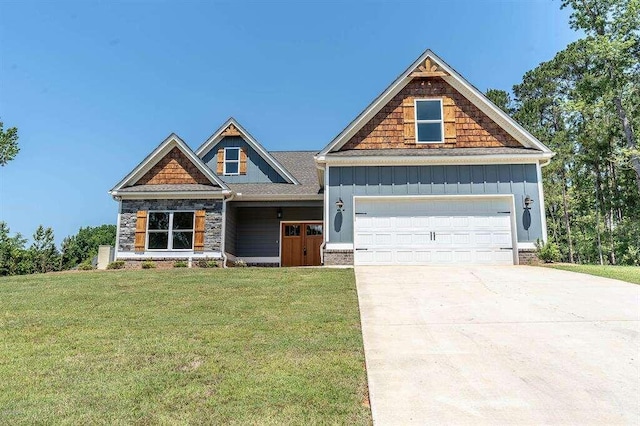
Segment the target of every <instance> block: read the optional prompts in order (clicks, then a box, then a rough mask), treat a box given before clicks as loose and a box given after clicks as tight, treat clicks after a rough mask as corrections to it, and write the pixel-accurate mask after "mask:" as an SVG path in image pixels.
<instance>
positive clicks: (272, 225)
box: [235, 202, 322, 258]
mask: <svg viewBox="0 0 640 426" xmlns="http://www.w3.org/2000/svg"><path fill="white" fill-rule="evenodd" d="M236 212H237V215H236V253H235V255H236V256H237V257H240V258H243V257H277V256H279V255H280V221H281V220H300V221H304V220H322V202H318V204H317V207H282V219H278V216H277V214H278V207H275V206H274V207H240V208H237V209H236Z"/></svg>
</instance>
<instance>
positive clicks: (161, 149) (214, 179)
mask: <svg viewBox="0 0 640 426" xmlns="http://www.w3.org/2000/svg"><path fill="white" fill-rule="evenodd" d="M174 147H177V148H178V149H179V150H180V151H181V152H182V153H183V154H184V155H186V156H187V158H188V159H189V160H190V161H191V162H192V163H193V164H194V165H195V166H196V167H197V168H198V170H200V171H201V172H202V173H203V174H204V175H205V176H206V177H207V179H209V181H210V182H211V183H213V184H214V185H217V186H219V187H220V188H222V189H229V188H228V187H227V185H226V184H225V183H224V182H223V181H221V180H220V179H219V178H218V176H216V175H215V174H214V173H213V172H212V171H211V169H209V168H208V167H207V166H206V165H205V164H203V163H202V160H201V159H200V158H199V157H198V156H197V155H195V153H194V152H193V151H192V150H191V148H189V146H188V145H187V144H186V143H184V141H183V140H182V139H180V137H179V136H178V135H176V134H175V133H172V134H170V135H169V136H168V137H167V138H166V139H165V140H164V141H162V143H160V145H158V147H157V148H156V149H154V150H153V151H152V152H151V153H150V154H149V155H147V157H146V158H145V159H144V160H142V162H141V163H140V164H138V166H136V168H135V169H133V170H132V171H131V173H129V174H128V175H127V176H125V177H124V179H122V180H121V181H120V182H118V184H117V185H116V186H114V187H113V189H112V190H111V191H109V192H110V193H111V194H112V195H113V192H115V191H118V190H119V189H122V188H123V187H125V186H127V185H132V184H134V183H135V182H137V181H138V180H139V179H140V178H141V177H142V176H144V174H145V173H147V172H148V171H149V170H150V169H151V168H152V167H153V166H155V165H156V164H157V163H158V161H160V160H161V159H162V158H164V156H165V155H167V154H168V153H169V151H171V150H172V149H173V148H174Z"/></svg>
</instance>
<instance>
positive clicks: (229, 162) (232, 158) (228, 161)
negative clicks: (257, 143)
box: [224, 148, 240, 175]
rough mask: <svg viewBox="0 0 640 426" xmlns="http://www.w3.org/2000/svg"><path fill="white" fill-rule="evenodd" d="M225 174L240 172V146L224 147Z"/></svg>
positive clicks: (237, 173)
mask: <svg viewBox="0 0 640 426" xmlns="http://www.w3.org/2000/svg"><path fill="white" fill-rule="evenodd" d="M224 174H225V175H239V174H240V148H225V149H224Z"/></svg>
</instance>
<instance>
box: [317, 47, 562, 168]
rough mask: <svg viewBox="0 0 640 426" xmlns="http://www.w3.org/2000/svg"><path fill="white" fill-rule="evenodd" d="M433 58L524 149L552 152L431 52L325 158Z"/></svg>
mask: <svg viewBox="0 0 640 426" xmlns="http://www.w3.org/2000/svg"><path fill="white" fill-rule="evenodd" d="M427 58H429V59H430V60H431V61H432V62H433V63H435V64H437V65H438V66H439V67H440V68H442V69H443V70H444V71H445V72H446V73H447V74H449V75H448V76H444V77H442V78H443V80H444V81H445V82H447V83H448V84H449V85H451V86H452V87H453V88H454V89H456V90H457V91H458V92H460V94H462V95H463V96H465V97H466V98H467V99H468V100H469V101H471V103H473V104H474V105H475V106H476V107H477V108H479V109H480V110H481V111H482V112H484V113H485V114H486V115H487V116H489V118H491V119H492V120H494V121H495V122H496V123H497V124H499V125H500V126H501V127H502V128H503V129H504V130H505V131H506V132H507V133H509V134H510V135H511V136H513V137H514V138H515V139H516V140H517V141H518V142H520V143H521V144H522V145H523V146H525V147H528V148H534V149H537V150H540V151H542V152H544V153H550V154H552V155H553V153H552V151H551V150H550V149H549V148H548V147H546V146H545V145H544V144H543V143H542V142H540V141H539V140H538V139H536V138H535V137H534V136H533V135H532V134H531V133H529V132H528V131H527V130H525V129H524V128H523V127H522V126H521V125H520V124H518V123H517V122H516V121H515V120H514V119H513V118H511V117H509V116H508V115H507V114H506V113H505V112H504V111H502V110H501V109H500V108H498V107H497V106H496V105H495V104H493V102H491V101H490V100H489V99H488V98H487V97H486V96H484V95H483V94H482V92H480V91H479V90H478V89H476V88H475V87H474V86H473V85H471V84H470V83H469V82H468V81H467V80H465V79H464V77H462V76H461V75H460V74H459V73H458V72H457V71H455V70H454V69H453V68H451V67H450V66H449V65H448V64H447V63H446V62H444V61H443V60H442V59H441V58H440V57H438V56H437V55H436V54H435V53H433V52H432V51H431V50H430V49H427V50H426V51H425V52H424V53H423V54H422V55H420V57H419V58H418V59H416V60H415V61H414V62H413V63H412V64H411V65H410V66H409V67H408V68H407V69H406V70H405V71H404V72H403V73H402V74H400V76H399V77H398V78H397V79H396V80H395V81H393V82H392V83H391V85H389V86H388V87H387V88H386V89H385V90H384V91H383V92H382V93H381V94H380V95H379V96H378V97H377V98H376V99H375V100H374V101H373V102H372V103H371V104H370V105H369V106H368V107H367V108H366V109H365V110H364V111H363V112H362V113H360V115H358V116H357V117H356V118H355V119H354V120H353V121H352V122H351V123H350V124H349V125H348V126H347V127H346V128H345V129H344V130H343V131H342V132H340V134H338V136H336V137H335V138H334V139H333V141H331V142H330V143H329V144H328V145H327V146H326V147H324V149H322V151H320V153H319V154H318V155H319V156H324V155H325V154H327V153H329V152H331V151H337V150H339V149H340V148H342V147H343V146H344V145H345V144H346V143H347V142H348V141H349V140H350V139H351V138H352V137H353V136H354V135H355V134H356V133H357V132H358V131H359V130H360V129H361V128H362V127H363V126H364V125H365V124H366V123H367V122H368V121H369V120H370V119H371V118H373V117H374V116H375V115H376V114H377V113H378V112H379V111H380V110H381V109H382V108H383V107H384V106H385V105H386V104H387V103H388V102H389V101H390V100H391V99H392V98H393V97H394V96H395V95H396V94H398V93H399V92H400V91H401V90H402V89H403V88H404V87H405V86H406V85H407V84H409V82H410V81H411V80H412V79H413V78H412V77H411V76H410V75H411V73H412V72H413V71H414V70H416V68H417V67H418V66H419V65H421V64H422V63H424V62H425V61H426V60H427Z"/></svg>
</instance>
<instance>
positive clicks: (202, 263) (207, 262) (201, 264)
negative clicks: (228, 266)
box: [196, 259, 218, 268]
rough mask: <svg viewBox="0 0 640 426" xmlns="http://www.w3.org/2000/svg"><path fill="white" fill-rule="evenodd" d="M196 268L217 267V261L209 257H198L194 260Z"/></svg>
mask: <svg viewBox="0 0 640 426" xmlns="http://www.w3.org/2000/svg"><path fill="white" fill-rule="evenodd" d="M196 266H198V268H217V267H218V262H217V261H215V260H211V259H200V260H198V261H197V262H196Z"/></svg>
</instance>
